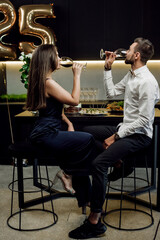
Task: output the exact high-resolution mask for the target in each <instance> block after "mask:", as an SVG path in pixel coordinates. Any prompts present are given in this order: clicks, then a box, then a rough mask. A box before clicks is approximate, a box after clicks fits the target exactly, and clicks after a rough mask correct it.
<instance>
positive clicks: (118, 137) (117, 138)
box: [114, 132, 120, 141]
mask: <svg viewBox="0 0 160 240" xmlns="http://www.w3.org/2000/svg"><path fill="white" fill-rule="evenodd" d="M114 138H115V140H116V141H117V140H119V139H120V136H119V135H118V133H117V132H116V133H115V137H114Z"/></svg>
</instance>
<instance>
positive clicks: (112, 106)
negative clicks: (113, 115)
mask: <svg viewBox="0 0 160 240" xmlns="http://www.w3.org/2000/svg"><path fill="white" fill-rule="evenodd" d="M123 104H124V102H123V101H119V102H116V101H114V102H112V103H109V104H107V110H110V111H123Z"/></svg>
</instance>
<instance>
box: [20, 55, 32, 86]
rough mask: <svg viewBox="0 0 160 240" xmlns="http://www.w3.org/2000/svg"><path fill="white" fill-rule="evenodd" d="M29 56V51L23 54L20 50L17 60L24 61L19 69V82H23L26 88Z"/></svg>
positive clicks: (30, 56)
mask: <svg viewBox="0 0 160 240" xmlns="http://www.w3.org/2000/svg"><path fill="white" fill-rule="evenodd" d="M31 58H32V54H31V53H29V54H27V55H25V54H24V52H21V56H20V57H19V60H21V61H23V63H24V64H23V65H22V67H21V68H20V70H19V71H20V72H21V82H22V83H23V84H24V87H25V88H28V74H29V66H30V61H31Z"/></svg>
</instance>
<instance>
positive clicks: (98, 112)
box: [79, 109, 108, 116]
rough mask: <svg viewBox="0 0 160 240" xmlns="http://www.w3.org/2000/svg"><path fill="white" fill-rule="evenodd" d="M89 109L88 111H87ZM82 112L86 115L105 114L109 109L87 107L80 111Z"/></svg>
mask: <svg viewBox="0 0 160 240" xmlns="http://www.w3.org/2000/svg"><path fill="white" fill-rule="evenodd" d="M86 111H87V112H86ZM79 113H80V114H82V115H85V116H103V115H106V114H107V113H108V112H107V111H102V110H98V109H95V110H93V109H92V110H89V109H85V110H81V111H79Z"/></svg>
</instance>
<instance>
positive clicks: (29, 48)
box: [19, 4, 55, 53]
mask: <svg viewBox="0 0 160 240" xmlns="http://www.w3.org/2000/svg"><path fill="white" fill-rule="evenodd" d="M45 17H46V18H55V15H54V11H53V4H37V5H24V6H22V7H20V8H19V31H20V33H21V34H24V35H31V36H36V37H39V38H40V39H41V41H42V44H47V43H48V44H55V35H54V32H53V31H52V30H50V29H49V28H47V27H45V26H43V25H41V24H39V23H37V22H36V19H37V18H45ZM35 48H36V46H35V45H34V43H31V42H20V43H19V49H20V50H21V51H22V52H25V53H29V52H33V50H34V49H35Z"/></svg>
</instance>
